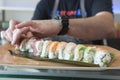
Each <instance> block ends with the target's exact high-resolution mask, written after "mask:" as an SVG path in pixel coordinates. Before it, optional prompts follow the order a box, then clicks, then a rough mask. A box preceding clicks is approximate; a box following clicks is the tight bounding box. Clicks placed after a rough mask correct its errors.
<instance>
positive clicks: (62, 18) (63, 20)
mask: <svg viewBox="0 0 120 80" xmlns="http://www.w3.org/2000/svg"><path fill="white" fill-rule="evenodd" d="M54 19H55V20H58V21H59V23H60V24H61V27H62V29H61V31H60V32H59V33H58V35H65V34H66V33H67V32H68V30H69V27H68V26H69V18H68V16H66V15H56V16H55V17H54Z"/></svg>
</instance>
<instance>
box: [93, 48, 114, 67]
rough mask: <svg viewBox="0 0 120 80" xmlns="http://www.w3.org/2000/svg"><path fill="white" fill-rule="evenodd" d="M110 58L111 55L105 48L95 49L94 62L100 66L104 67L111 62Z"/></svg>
mask: <svg viewBox="0 0 120 80" xmlns="http://www.w3.org/2000/svg"><path fill="white" fill-rule="evenodd" d="M111 59H112V58H111V55H110V53H109V52H108V51H107V50H104V49H102V48H97V49H96V54H95V57H94V64H99V66H101V67H106V66H107V65H108V64H109V63H110V62H111Z"/></svg>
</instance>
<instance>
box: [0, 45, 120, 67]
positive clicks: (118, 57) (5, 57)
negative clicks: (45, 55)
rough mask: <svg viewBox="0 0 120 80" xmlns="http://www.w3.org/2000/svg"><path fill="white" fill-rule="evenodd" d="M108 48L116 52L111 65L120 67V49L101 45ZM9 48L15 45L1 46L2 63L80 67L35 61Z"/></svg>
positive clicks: (0, 56) (0, 59) (0, 60)
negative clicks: (19, 55) (14, 54)
mask: <svg viewBox="0 0 120 80" xmlns="http://www.w3.org/2000/svg"><path fill="white" fill-rule="evenodd" d="M95 46H97V47H101V48H104V49H107V50H108V51H109V52H110V53H113V54H114V59H113V61H112V63H111V64H110V65H109V67H120V51H119V50H116V49H114V48H111V47H108V46H99V45H95ZM8 50H14V47H13V46H11V45H9V44H7V45H2V46H0V64H10V65H27V66H28V65H29V66H59V67H78V66H76V65H72V64H63V63H56V62H54V63H53V62H48V61H35V60H32V59H28V58H23V57H17V56H12V55H11V54H10V53H9V52H8Z"/></svg>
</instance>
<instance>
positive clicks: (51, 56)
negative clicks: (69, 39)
mask: <svg viewBox="0 0 120 80" xmlns="http://www.w3.org/2000/svg"><path fill="white" fill-rule="evenodd" d="M58 43H59V42H57V41H54V42H52V43H51V45H50V48H49V55H48V58H49V59H56V58H58V53H56V49H57V46H58Z"/></svg>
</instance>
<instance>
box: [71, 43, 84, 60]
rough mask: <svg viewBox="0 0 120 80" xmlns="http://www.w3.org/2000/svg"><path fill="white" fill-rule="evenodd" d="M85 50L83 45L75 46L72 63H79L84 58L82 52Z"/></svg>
mask: <svg viewBox="0 0 120 80" xmlns="http://www.w3.org/2000/svg"><path fill="white" fill-rule="evenodd" d="M85 49H86V47H85V46H84V45H81V44H79V45H77V46H76V47H75V49H74V59H73V60H74V61H81V60H82V59H83V56H84V50H85Z"/></svg>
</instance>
